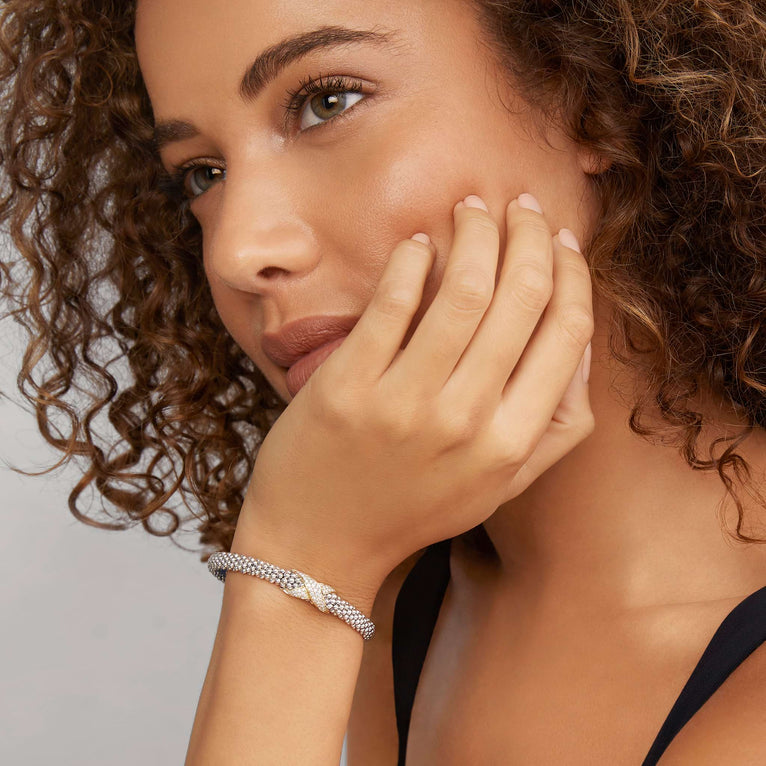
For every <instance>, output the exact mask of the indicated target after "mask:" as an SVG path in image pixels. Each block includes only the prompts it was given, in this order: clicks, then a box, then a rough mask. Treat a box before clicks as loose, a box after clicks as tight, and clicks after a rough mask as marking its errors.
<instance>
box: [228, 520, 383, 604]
mask: <svg viewBox="0 0 766 766" xmlns="http://www.w3.org/2000/svg"><path fill="white" fill-rule="evenodd" d="M299 532H300V530H295V529H274V528H273V527H272V526H271V525H269V524H268V523H267V522H266V521H265V520H260V519H259V518H258V517H257V516H256V515H255V514H248V515H247V516H245V515H244V514H241V515H240V519H239V521H238V523H237V528H236V531H235V533H234V539H233V540H232V544H231V552H232V553H240V554H243V555H245V556H251V557H253V558H257V559H262V560H264V561H268V562H269V563H271V564H275V565H276V566H278V567H281V568H283V569H296V570H298V571H300V572H303V573H305V574H307V575H309V577H312V578H313V579H314V580H316V581H317V582H320V583H324V584H326V585H329V586H331V587H332V588H334V590H335V591H336V593H337V594H338V596H340V597H341V598H342V599H344V600H345V601H348V602H349V603H350V604H351V605H352V606H354V607H356V608H357V609H358V610H359V611H360V612H362V613H363V614H364V615H365V616H367V617H369V616H370V613H371V611H372V606H373V603H374V602H375V598H376V597H377V594H378V591H379V589H380V587H381V585H382V583H383V580H384V579H385V576H386V574H385V573H384V574H382V576H381V574H379V573H377V572H375V570H374V568H373V567H372V566H370V565H369V562H365V561H362V560H360V558H359V557H358V556H356V555H355V554H354V552H353V551H348V550H343V549H342V546H332V545H328V544H326V543H321V542H320V541H317V540H316V538H315V537H314V538H312V539H310V540H307V539H303V538H302V537H301V536H300V535H299Z"/></svg>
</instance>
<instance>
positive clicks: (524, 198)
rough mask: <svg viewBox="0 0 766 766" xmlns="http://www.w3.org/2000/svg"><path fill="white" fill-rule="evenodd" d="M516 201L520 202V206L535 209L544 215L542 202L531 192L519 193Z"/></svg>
mask: <svg viewBox="0 0 766 766" xmlns="http://www.w3.org/2000/svg"><path fill="white" fill-rule="evenodd" d="M516 201H517V202H518V203H519V207H523V208H525V209H527V210H534V211H535V212H536V213H540V214H541V215H542V212H543V209H542V208H541V207H540V203H539V202H538V201H537V200H536V199H535V198H534V197H533V196H532V195H531V194H526V193H524V194H519V196H518V197H517V199H516Z"/></svg>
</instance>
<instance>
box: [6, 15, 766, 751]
mask: <svg viewBox="0 0 766 766" xmlns="http://www.w3.org/2000/svg"><path fill="white" fill-rule="evenodd" d="M3 13H4V18H3V38H2V46H3V53H4V57H5V62H4V69H3V76H2V81H3V82H4V83H5V85H6V89H5V95H6V102H5V107H6V108H5V112H4V114H5V118H4V134H3V136H4V138H3V145H2V153H3V169H4V173H5V176H6V180H7V182H8V185H7V189H8V190H9V193H7V194H6V197H5V199H4V201H3V205H2V207H1V208H0V211H2V212H1V213H0V216H1V217H2V218H4V219H6V220H8V221H10V231H11V233H12V235H13V237H14V242H15V245H16V247H17V248H18V250H19V252H20V253H21V255H22V256H23V261H25V262H26V264H27V265H28V268H29V272H28V273H29V275H30V277H29V279H28V281H27V282H24V281H22V280H21V279H20V278H19V277H18V276H17V272H15V271H12V270H11V267H10V266H9V265H6V267H5V269H4V274H5V290H6V293H7V294H8V295H9V296H11V297H13V298H14V299H15V301H16V304H17V309H18V313H17V316H18V317H19V318H21V319H22V320H23V321H25V322H26V323H27V324H28V326H29V328H30V330H31V332H32V336H33V340H32V342H31V344H30V348H29V351H28V353H27V356H26V357H25V360H24V369H23V371H22V376H21V381H22V387H23V390H24V391H25V392H26V393H27V395H28V396H29V397H30V398H31V399H32V401H33V402H34V403H35V404H36V406H37V409H38V414H39V422H40V425H41V429H42V432H43V434H44V435H45V436H46V438H48V440H49V441H50V442H51V443H53V444H55V445H56V446H58V447H59V448H60V449H61V450H62V451H63V452H64V454H65V456H67V457H68V456H72V455H75V454H77V455H81V456H85V457H87V458H88V459H89V461H90V469H89V471H88V473H87V475H86V476H85V477H84V479H83V481H82V482H81V483H80V485H78V487H76V488H75V490H74V492H73V494H72V497H71V498H70V509H71V511H72V512H73V513H74V514H75V515H77V516H78V518H81V519H82V520H83V521H86V522H87V523H92V524H93V523H95V524H99V525H101V526H105V527H110V528H112V527H115V526H119V524H103V523H102V522H96V521H94V520H91V519H88V518H87V517H85V516H84V515H83V514H82V513H81V512H80V511H79V510H78V508H77V500H78V497H79V494H80V493H81V492H82V491H83V490H84V489H85V488H86V487H87V486H88V485H89V484H90V483H93V482H95V485H96V487H97V488H98V489H99V490H100V491H101V493H102V494H103V495H104V497H105V498H106V499H107V500H109V502H110V503H111V504H112V505H114V506H115V507H116V508H117V509H119V510H120V511H121V512H122V514H124V515H125V516H126V517H127V518H128V519H129V520H136V519H140V520H141V522H142V523H143V524H144V526H145V527H146V528H147V529H148V530H149V531H150V532H153V533H155V534H171V533H172V532H173V531H175V529H177V528H178V526H179V524H180V523H181V519H179V515H178V514H177V513H176V512H175V510H173V505H172V504H173V501H174V498H175V497H176V493H177V492H180V493H181V496H182V497H183V498H184V501H185V502H187V503H188V504H189V508H190V509H191V511H192V515H193V517H194V518H195V519H196V521H195V523H196V524H197V525H198V527H199V530H200V539H201V541H202V542H203V544H205V545H207V546H209V547H210V548H211V550H209V551H208V552H207V554H206V555H209V554H210V553H211V552H212V550H219V551H227V550H231V551H234V552H237V553H240V554H243V555H247V556H251V557H254V558H259V559H261V560H264V561H268V562H272V563H274V564H276V565H277V566H279V567H282V568H288V569H296V570H299V571H300V572H304V573H306V574H308V575H310V576H311V577H312V578H315V579H316V580H317V581H318V582H321V583H326V584H328V585H330V586H332V587H334V588H335V589H336V591H337V593H338V594H339V595H340V596H341V597H342V598H344V599H346V600H347V601H348V602H350V604H352V605H353V606H354V607H356V608H357V609H358V610H359V611H360V612H362V613H363V614H364V615H366V616H371V617H372V620H373V622H374V623H375V628H376V630H375V633H376V634H375V636H374V639H373V640H372V641H368V642H365V641H362V640H360V637H359V631H355V630H349V626H348V625H345V624H343V622H342V621H341V620H338V619H335V618H333V617H332V615H329V616H328V615H326V614H321V613H320V610H318V609H315V608H313V607H311V606H310V605H298V604H296V603H295V602H294V601H293V600H292V599H287V598H285V597H284V594H281V593H279V592H278V591H277V589H276V588H274V587H273V584H272V583H260V582H258V581H257V580H254V579H253V578H249V577H240V576H234V577H228V578H226V585H225V586H224V598H223V607H222V612H221V619H220V622H219V627H218V634H217V638H216V642H215V646H214V648H213V654H212V658H211V663H210V668H209V671H208V675H207V678H206V679H205V684H204V686H203V689H202V694H201V697H200V701H199V707H198V710H197V716H196V719H195V722H194V727H193V730H192V735H191V741H190V744H189V752H188V755H187V763H189V764H206V763H213V762H215V763H244V762H248V763H249V762H253V763H263V764H267V763H268V764H271V763H280V764H283V763H301V764H309V763H316V764H330V763H337V760H338V757H339V756H340V752H341V745H342V742H343V738H344V734H345V733H346V731H348V754H349V758H348V761H349V764H350V765H351V766H354V765H355V764H365V766H369V765H370V764H391V763H395V762H396V759H397V753H398V757H399V761H400V763H402V762H403V761H404V757H405V755H406V759H407V763H408V764H426V763H427V764H437V763H438V764H474V763H476V764H479V763H493V764H494V763H497V764H501V763H502V764H506V763H507V764H530V763H535V764H537V763H539V764H543V763H567V764H580V763H582V764H586V763H587V764H595V763H598V764H601V763H603V764H622V763H624V764H634V763H641V762H642V759H643V760H644V763H656V762H657V761H658V759H661V763H662V764H663V765H665V764H686V763H694V764H708V763H709V764H713V763H715V764H720V763H737V764H750V763H752V764H755V763H762V762H763V759H764V756H766V725H764V721H763V718H762V712H761V711H762V710H763V709H765V708H764V706H765V705H766V687H765V686H764V684H763V683H762V682H763V679H764V677H765V676H766V651H765V650H764V649H763V646H762V644H763V641H764V638H766V625H764V621H763V618H762V616H761V617H760V618H759V617H758V615H759V614H761V615H762V613H763V606H764V603H765V602H766V590H762V589H763V587H764V585H766V548H764V547H763V546H762V545H760V543H761V542H762V541H763V540H764V538H766V534H765V533H764V525H763V520H764V507H765V506H766V501H765V500H764V498H763V497H762V496H761V494H760V493H759V492H758V488H759V486H760V485H761V484H762V483H763V474H764V468H766V438H765V435H764V426H765V424H766V406H765V403H766V398H765V397H764V392H765V391H766V373H765V372H764V370H766V344H764V330H763V321H764V315H765V314H766V312H765V311H764V309H765V308H766V297H765V296H766V258H765V257H764V250H763V244H762V243H763V241H764V238H763V237H764V234H766V231H765V229H766V225H765V224H764V221H765V220H766V218H765V217H764V213H766V202H765V201H764V200H765V197H764V180H763V176H762V170H763V167H764V164H765V160H766V149H764V146H766V141H765V140H764V139H766V112H764V102H766V60H765V59H764V57H763V55H762V51H763V49H764V45H766V12H765V11H764V10H763V8H762V7H761V6H760V5H756V4H754V3H749V2H744V0H740V1H734V0H731V1H727V2H724V1H723V0H719V1H718V2H714V0H697V1H695V2H692V0H683V1H681V2H678V1H677V0H676V1H675V2H672V3H671V2H662V3H659V4H658V3H657V2H653V3H648V2H647V3H643V2H638V1H636V2H628V1H627V0H599V2H585V1H582V2H576V3H565V2H555V1H553V0H551V1H550V2H544V1H543V0H540V1H539V2H532V1H528V2H522V1H521V0H518V1H517V0H506V1H505V2H491V1H490V0H476V2H468V1H467V0H442V1H441V2H438V3H436V2H422V3H405V2H395V3H390V2H383V1H382V0H366V1H365V2H364V3H347V2H344V3H339V2H325V3H321V4H318V3H312V2H308V0H306V1H304V0H285V1H284V2H281V1H280V2H268V3H267V2H260V1H257V0H234V1H232V0H227V2H222V1H221V2H210V1H209V0H206V1H205V2H202V0H139V1H138V3H137V7H135V6H134V5H133V3H129V2H120V3H117V2H98V3H96V2H84V0H80V2H77V3H71V4H69V3H67V4H56V6H55V7H54V6H53V5H51V4H47V3H42V2H29V1H28V0H25V2H21V1H20V0H11V1H10V2H8V3H6V8H5V10H4V12H3ZM461 201H462V203H463V204H459V203H460V202H461ZM456 203H457V204H456ZM103 235H106V239H105V241H104V240H102V239H100V238H99V237H100V236H101V237H103ZM580 251H582V254H581V252H580ZM108 289H111V292H109V291H108ZM105 290H107V292H106V294H104V291H105ZM309 317H325V318H326V317H335V319H334V320H333V321H330V320H325V321H323V322H316V321H314V322H307V321H303V320H304V319H306V318H309ZM330 341H332V342H330ZM110 342H111V352H110V348H109V343H110ZM105 346H106V347H105ZM318 348H320V349H321V350H320V351H318V352H317V353H316V354H314V355H313V356H311V357H310V358H309V357H308V356H307V353H308V352H309V351H311V350H315V349H318ZM591 348H592V357H591ZM110 353H111V354H112V356H113V357H114V358H116V359H119V360H122V361H127V363H128V365H129V373H130V376H129V378H128V379H127V380H121V379H119V378H118V376H117V375H116V373H115V374H113V373H112V372H111V371H110V369H109V359H110V358H111V357H110ZM330 354H331V356H330ZM44 359H47V361H48V364H52V365H53V367H52V369H50V370H49V371H47V372H45V373H38V374H37V375H36V374H35V370H36V368H37V365H38V364H39V363H40V362H41V360H44ZM299 359H303V360H304V361H296V360H299ZM591 359H592V363H591ZM591 364H592V367H591ZM320 365H321V366H320ZM588 374H589V376H588ZM75 386H78V387H79V389H80V390H86V391H88V392H91V394H92V403H91V404H90V405H89V406H88V407H83V405H82V403H81V402H80V403H77V405H75V404H74V403H73V398H72V394H71V392H72V390H73V389H74V388H75ZM105 409H106V410H107V411H108V413H109V418H110V422H111V424H112V426H113V427H114V429H115V430H116V431H117V434H116V435H114V434H110V435H109V437H110V438H111V439H112V440H113V441H114V442H115V443H116V445H117V448H116V451H114V450H113V451H110V452H107V451H105V450H104V449H103V448H102V447H99V444H98V441H97V439H96V433H97V429H96V427H95V425H94V424H95V420H94V418H95V417H96V416H97V415H98V414H99V413H101V412H102V411H104V410H105ZM62 416H65V418H66V422H67V423H68V424H69V427H68V428H64V429H63V430H62V426H61V420H62ZM54 422H56V424H57V425H56V427H55V428H54V426H53V423H54ZM267 434H268V436H267V438H265V439H264V437H266V435H267ZM256 458H257V459H256ZM245 487H247V491H246V492H245ZM743 494H744V495H746V496H747V497H749V498H750V499H751V500H752V502H748V501H747V498H746V497H745V498H743ZM168 517H169V518H170V524H169V525H167V523H166V526H165V528H161V526H160V523H159V520H160V519H166V518H168ZM424 551H425V555H424ZM203 560H206V559H205V558H203ZM416 562H417V564H416ZM413 567H415V568H413ZM405 578H407V581H406V583H404V584H405V586H406V587H404V588H403V587H402V585H403V582H404V581H405ZM397 599H398V600H397ZM316 603H317V602H316V601H315V604H316ZM395 606H396V616H397V620H396V624H394V625H393V626H392V620H393V616H394V608H395ZM735 608H737V609H735ZM722 625H723V628H722V630H723V633H719V634H718V637H717V641H716V642H713V643H711V638H712V637H713V635H714V634H715V633H716V631H717V629H718V628H719V626H722ZM432 629H433V635H431V630H432ZM392 630H393V632H394V634H395V635H394V636H393V641H394V643H393V645H392ZM730 633H731V634H730ZM408 642H409V643H408ZM706 647H712V648H711V650H710V652H709V653H708V655H707V656H708V658H709V657H712V660H710V659H708V660H706V662H708V663H712V665H708V664H705V665H704V666H701V667H699V668H696V669H695V666H697V663H698V661H699V660H700V658H701V656H702V655H703V652H704V651H705V649H706ZM392 651H393V654H394V660H397V664H396V665H394V668H393V669H394V671H395V672H396V679H394V678H392ZM421 662H422V663H423V666H422V672H421V669H420V663H421ZM711 673H712V676H715V678H716V679H717V680H714V679H713V677H712V676H711ZM690 679H691V680H690ZM687 680H690V684H691V686H692V687H694V688H697V689H698V690H700V691H699V694H697V695H696V697H694V695H692V696H690V693H689V692H688V689H687V690H684V693H682V689H684V686H685V684H686V683H687ZM394 683H396V697H395V696H394V692H395V690H394ZM698 684H700V686H699V687H698V686H697V685H698ZM718 685H720V689H718V691H716V688H717V686H718ZM694 688H693V689H692V692H693V691H694ZM415 692H417V693H415ZM674 703H675V704H676V705H677V707H676V710H675V711H674V712H673V713H670V711H671V708H673V706H674ZM410 707H411V710H410ZM410 714H411V717H410ZM688 719H691V720H689V721H688V723H687V722H686V721H687V720H688ZM684 724H686V725H684Z"/></svg>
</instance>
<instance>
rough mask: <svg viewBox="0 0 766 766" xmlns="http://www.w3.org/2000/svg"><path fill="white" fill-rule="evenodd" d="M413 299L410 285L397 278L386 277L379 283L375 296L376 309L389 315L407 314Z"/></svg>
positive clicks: (399, 315)
mask: <svg viewBox="0 0 766 766" xmlns="http://www.w3.org/2000/svg"><path fill="white" fill-rule="evenodd" d="M414 301H415V296H414V293H413V289H412V285H410V284H408V283H407V282H404V281H403V280H399V279H388V280H386V281H385V282H384V283H381V284H380V286H379V288H378V292H377V295H376V298H375V304H376V308H377V310H378V311H379V312H380V313H381V314H383V315H385V316H391V317H401V316H403V315H406V314H408V313H409V312H410V311H411V310H412V304H413V302H414Z"/></svg>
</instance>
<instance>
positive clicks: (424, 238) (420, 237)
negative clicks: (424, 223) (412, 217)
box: [410, 232, 431, 245]
mask: <svg viewBox="0 0 766 766" xmlns="http://www.w3.org/2000/svg"><path fill="white" fill-rule="evenodd" d="M410 239H414V240H415V241H416V242H422V243H423V244H424V245H430V244H431V237H429V236H428V234H423V233H422V232H418V233H417V234H413V235H412V236H411V237H410Z"/></svg>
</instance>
